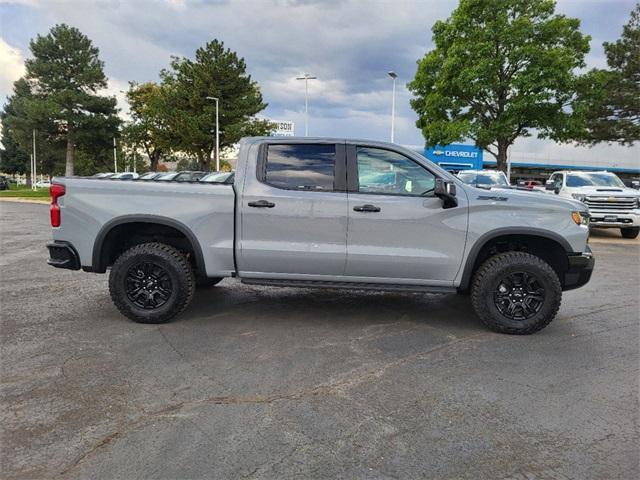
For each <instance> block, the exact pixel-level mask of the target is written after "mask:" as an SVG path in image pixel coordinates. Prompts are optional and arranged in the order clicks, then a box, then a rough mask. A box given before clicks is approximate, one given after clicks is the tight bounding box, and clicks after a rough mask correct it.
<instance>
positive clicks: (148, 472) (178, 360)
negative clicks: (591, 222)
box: [0, 202, 640, 480]
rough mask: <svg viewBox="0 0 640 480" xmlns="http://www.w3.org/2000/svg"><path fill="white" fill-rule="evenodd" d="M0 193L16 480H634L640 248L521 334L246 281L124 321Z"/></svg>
mask: <svg viewBox="0 0 640 480" xmlns="http://www.w3.org/2000/svg"><path fill="white" fill-rule="evenodd" d="M49 235H50V233H49V227H48V212H47V208H46V206H43V205H36V204H22V203H9V202H6V203H4V202H0V248H1V251H0V253H1V256H0V280H1V285H0V302H1V324H0V326H1V331H0V334H1V353H2V361H1V367H0V368H1V377H2V378H1V380H2V397H1V398H2V408H1V409H0V422H1V427H0V428H1V435H2V436H1V437H0V442H1V455H2V456H1V471H0V477H2V478H3V479H18V478H62V479H66V478H91V479H112V478H113V479H116V478H117V479H132V478H157V479H161V478H166V479H185V478H234V479H235V478H246V479H258V478H269V479H271V478H273V479H289V478H344V479H355V478H371V479H378V478H382V479H386V478H390V479H395V478H401V479H405V478H455V479H458V478H461V479H462V478H469V479H479V478H491V479H494V478H495V479H499V478H510V479H523V480H524V479H543V478H544V479H549V478H551V479H603V478H606V479H609V478H612V479H635V478H639V477H640V467H639V453H638V445H639V444H640V443H639V442H640V437H639V426H638V412H639V404H638V392H639V371H638V370H639V363H640V355H639V344H640V341H639V340H640V338H639V332H640V331H639V324H640V319H639V315H640V314H639V311H640V309H639V296H640V243H639V242H638V241H629V240H624V239H620V238H616V236H618V237H619V234H618V233H617V232H615V233H614V232H607V233H604V234H603V233H596V234H594V237H593V239H592V241H591V244H592V248H593V250H594V252H595V255H596V269H595V272H594V275H593V278H592V280H591V282H590V283H589V284H588V285H587V286H586V287H584V288H582V289H579V290H575V291H570V292H566V293H565V294H564V298H563V305H562V307H561V309H560V312H559V315H558V317H557V318H556V319H555V320H554V321H553V322H552V323H551V325H550V326H549V327H547V328H546V329H545V330H543V331H542V332H540V333H538V334H535V335H532V336H525V337H518V336H507V335H500V334H496V333H492V332H489V331H487V330H486V329H485V328H484V327H483V326H482V325H481V323H480V322H479V321H478V320H477V319H476V318H475V316H474V314H473V312H472V309H471V306H470V302H469V299H468V298H467V297H464V296H455V295H444V296H425V295H418V294H396V293H391V294H389V293H362V292H345V291H337V292H336V291H328V290H327V291H324V290H305V289H293V288H287V289H273V288H262V287H255V286H251V287H250V286H246V285H242V284H240V283H238V282H237V281H234V280H225V281H223V282H222V283H221V284H220V285H219V286H217V287H213V288H210V289H206V290H201V291H198V293H197V294H196V297H195V300H194V302H193V304H192V305H191V307H190V308H189V309H188V310H187V311H186V312H185V313H184V314H183V315H182V316H181V317H179V318H178V319H177V320H176V321H174V322H173V323H170V324H165V325H160V326H154V325H139V324H135V323H132V322H130V321H129V320H127V319H126V318H124V317H122V316H121V315H120V314H119V313H118V312H117V311H116V309H115V307H114V306H113V305H112V304H111V301H110V298H109V294H108V291H107V276H106V275H95V274H88V273H83V272H70V271H64V270H58V269H54V268H51V267H49V266H47V265H46V263H45V260H46V257H47V253H46V249H45V248H44V245H45V243H46V242H47V241H48V239H49Z"/></svg>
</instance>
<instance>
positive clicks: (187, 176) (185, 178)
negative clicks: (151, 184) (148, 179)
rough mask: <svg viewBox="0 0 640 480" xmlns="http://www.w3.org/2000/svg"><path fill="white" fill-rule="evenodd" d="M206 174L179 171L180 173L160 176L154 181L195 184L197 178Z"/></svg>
mask: <svg viewBox="0 0 640 480" xmlns="http://www.w3.org/2000/svg"><path fill="white" fill-rule="evenodd" d="M206 174H207V172H192V171H181V172H168V173H164V174H162V175H160V176H159V177H157V178H155V179H154V180H158V181H161V182H196V181H198V179H199V178H201V177H204V176H205V175H206Z"/></svg>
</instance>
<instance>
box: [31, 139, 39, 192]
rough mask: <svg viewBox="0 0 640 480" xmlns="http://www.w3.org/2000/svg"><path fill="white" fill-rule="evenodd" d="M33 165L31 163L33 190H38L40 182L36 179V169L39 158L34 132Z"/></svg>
mask: <svg viewBox="0 0 640 480" xmlns="http://www.w3.org/2000/svg"><path fill="white" fill-rule="evenodd" d="M31 158H32V163H31V177H32V178H31V189H32V190H36V182H37V181H38V180H37V178H36V169H37V165H38V157H37V156H36V131H35V129H34V130H33V155H31Z"/></svg>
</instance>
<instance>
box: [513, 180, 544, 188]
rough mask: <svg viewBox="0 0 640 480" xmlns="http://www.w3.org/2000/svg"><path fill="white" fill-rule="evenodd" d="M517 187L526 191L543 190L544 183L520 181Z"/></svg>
mask: <svg viewBox="0 0 640 480" xmlns="http://www.w3.org/2000/svg"><path fill="white" fill-rule="evenodd" d="M518 187H520V188H526V189H528V190H544V183H542V182H539V181H538V180H522V181H520V182H518Z"/></svg>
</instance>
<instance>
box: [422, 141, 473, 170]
mask: <svg viewBox="0 0 640 480" xmlns="http://www.w3.org/2000/svg"><path fill="white" fill-rule="evenodd" d="M423 155H424V156H425V157H427V158H428V159H429V160H431V161H432V162H433V163H437V164H438V165H440V166H441V167H442V168H444V169H445V170H454V171H458V170H482V149H480V148H478V147H476V146H474V145H460V144H456V143H451V144H449V145H447V146H446V147H442V146H440V145H436V146H435V147H433V148H425V149H424V153H423Z"/></svg>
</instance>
